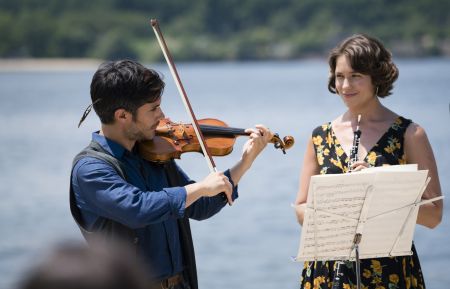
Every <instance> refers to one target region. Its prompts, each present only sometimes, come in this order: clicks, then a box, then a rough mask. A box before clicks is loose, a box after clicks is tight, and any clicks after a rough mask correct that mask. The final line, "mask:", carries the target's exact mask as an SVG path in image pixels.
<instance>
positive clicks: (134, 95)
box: [91, 60, 165, 124]
mask: <svg viewBox="0 0 450 289" xmlns="http://www.w3.org/2000/svg"><path fill="white" fill-rule="evenodd" d="M164 86H165V84H164V81H163V80H162V78H161V76H160V75H159V73H158V72H156V71H155V70H152V69H148V68H146V67H144V66H143V65H141V64H139V63H137V62H136V61H133V60H119V61H110V62H105V63H103V64H101V65H100V67H99V68H98V70H97V71H96V72H95V74H94V76H93V77H92V82H91V100H92V103H93V107H94V110H95V112H96V113H97V115H98V116H99V118H100V121H101V122H102V123H103V124H111V123H113V122H114V112H115V111H116V110H117V109H120V108H123V109H125V110H126V111H128V112H130V113H131V114H132V115H133V118H135V117H136V111H137V109H138V108H139V107H141V106H142V105H144V104H146V103H150V102H154V101H156V100H158V99H159V98H160V97H161V95H162V92H163V90H164Z"/></svg>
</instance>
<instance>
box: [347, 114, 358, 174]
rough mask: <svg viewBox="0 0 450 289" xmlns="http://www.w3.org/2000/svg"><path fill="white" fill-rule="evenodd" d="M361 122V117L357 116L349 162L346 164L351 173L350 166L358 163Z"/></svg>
mask: <svg viewBox="0 0 450 289" xmlns="http://www.w3.org/2000/svg"><path fill="white" fill-rule="evenodd" d="M360 122H361V115H360V114H358V122H357V124H356V130H355V131H354V132H353V145H352V149H351V150H350V160H349V162H348V170H349V171H351V170H352V169H351V166H352V165H353V164H354V163H356V162H357V161H358V148H359V143H360V141H361V130H360V129H359V123H360Z"/></svg>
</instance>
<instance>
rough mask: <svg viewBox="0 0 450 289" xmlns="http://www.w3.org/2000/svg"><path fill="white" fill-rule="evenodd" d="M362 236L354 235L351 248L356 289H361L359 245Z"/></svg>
mask: <svg viewBox="0 0 450 289" xmlns="http://www.w3.org/2000/svg"><path fill="white" fill-rule="evenodd" d="M361 238H362V235H361V234H359V233H357V234H355V239H353V248H355V256H356V288H357V289H361V266H360V263H359V243H360V242H361Z"/></svg>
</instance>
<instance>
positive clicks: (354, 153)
mask: <svg viewBox="0 0 450 289" xmlns="http://www.w3.org/2000/svg"><path fill="white" fill-rule="evenodd" d="M360 122H361V115H360V114H358V122H357V124H356V130H355V131H354V132H353V145H352V149H351V150H350V160H349V162H348V171H349V172H350V171H351V167H352V164H354V163H355V162H357V161H358V148H359V142H360V140H361V130H360V129H359V123H360ZM335 264H336V269H335V270H334V277H333V286H332V287H331V289H341V288H342V279H341V277H342V276H343V275H344V273H342V270H343V268H342V267H343V266H345V263H344V262H343V261H336V263H335Z"/></svg>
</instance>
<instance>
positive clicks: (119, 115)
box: [114, 108, 131, 122]
mask: <svg viewBox="0 0 450 289" xmlns="http://www.w3.org/2000/svg"><path fill="white" fill-rule="evenodd" d="M114 119H115V120H116V121H119V122H124V121H128V120H130V119H131V113H129V112H128V111H126V110H125V109H123V108H119V109H116V111H115V112H114Z"/></svg>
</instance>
